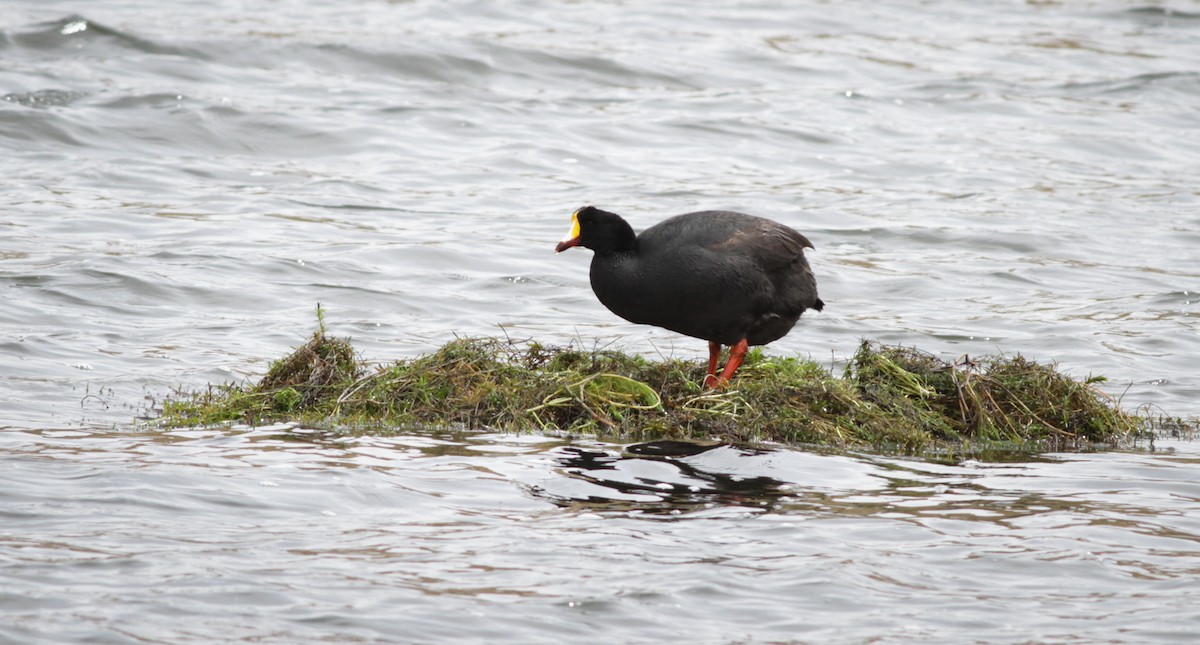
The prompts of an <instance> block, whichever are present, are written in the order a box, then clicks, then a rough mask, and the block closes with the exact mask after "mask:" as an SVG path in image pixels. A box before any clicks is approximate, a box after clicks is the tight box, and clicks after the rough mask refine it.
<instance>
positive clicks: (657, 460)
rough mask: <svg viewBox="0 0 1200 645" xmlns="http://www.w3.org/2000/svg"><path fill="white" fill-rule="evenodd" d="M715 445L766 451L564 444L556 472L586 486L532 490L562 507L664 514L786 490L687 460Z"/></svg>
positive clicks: (758, 504) (763, 500)
mask: <svg viewBox="0 0 1200 645" xmlns="http://www.w3.org/2000/svg"><path fill="white" fill-rule="evenodd" d="M719 448H726V449H728V450H730V451H731V452H732V453H733V455H734V457H735V459H736V458H737V457H739V456H747V455H754V454H761V453H762V452H765V451H762V450H753V449H744V448H731V447H729V446H727V445H724V444H702V443H695V442H686V441H654V442H649V443H641V444H636V445H632V446H628V447H626V448H625V450H624V453H623V454H622V453H618V452H615V451H606V450H595V449H587V448H581V447H577V446H567V447H564V448H563V449H562V450H561V454H560V455H558V456H557V460H558V462H559V464H560V466H561V469H560V470H559V473H560V474H562V475H564V476H566V477H568V478H570V479H571V480H574V481H576V482H586V483H587V484H588V486H585V487H578V486H570V485H564V486H561V487H555V486H552V485H549V486H545V487H540V488H539V489H538V490H536V491H535V494H537V495H539V496H540V497H544V498H548V499H550V500H551V501H553V502H554V503H556V504H558V505H560V506H564V507H578V506H580V505H586V506H589V507H593V508H595V509H597V510H601V509H602V510H609V511H630V510H637V511H640V512H642V513H652V514H669V515H678V514H680V513H681V512H687V511H694V510H698V509H701V508H712V507H714V506H736V507H741V508H744V509H752V510H767V509H769V508H771V507H772V506H774V505H775V504H776V503H777V502H778V500H779V498H781V497H783V496H784V495H785V494H786V493H785V492H784V491H783V489H782V486H783V484H784V482H782V481H780V480H777V479H774V478H771V477H763V476H753V477H743V476H738V475H737V474H736V468H729V469H728V470H731V471H733V472H718V471H716V470H714V469H706V468H705V467H704V465H703V464H701V465H697V464H696V463H693V462H692V461H690V460H689V458H692V457H696V456H698V455H702V454H704V453H707V452H710V451H713V450H716V449H719ZM556 489H557V490H556Z"/></svg>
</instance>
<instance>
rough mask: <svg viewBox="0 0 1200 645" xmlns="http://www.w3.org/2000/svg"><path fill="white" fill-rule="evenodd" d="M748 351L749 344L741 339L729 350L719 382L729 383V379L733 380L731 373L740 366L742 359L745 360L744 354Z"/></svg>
mask: <svg viewBox="0 0 1200 645" xmlns="http://www.w3.org/2000/svg"><path fill="white" fill-rule="evenodd" d="M748 351H750V343H747V342H746V339H745V338H743V339H741V340H739V341H738V342H737V344H735V345H733V346H732V347H730V348H729V360H727V361H725V369H724V371H722V372H721V382H722V383H726V384H728V383H729V379H731V378H733V373H734V372H736V371H737V368H738V367H739V366H740V365H741V364H742V359H743V358H746V352H748Z"/></svg>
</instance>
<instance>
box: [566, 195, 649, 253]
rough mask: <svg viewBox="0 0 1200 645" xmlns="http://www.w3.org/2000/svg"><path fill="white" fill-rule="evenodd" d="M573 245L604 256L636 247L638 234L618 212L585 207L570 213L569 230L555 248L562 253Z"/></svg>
mask: <svg viewBox="0 0 1200 645" xmlns="http://www.w3.org/2000/svg"><path fill="white" fill-rule="evenodd" d="M573 246H582V247H583V248H585V249H591V250H593V251H595V252H596V253H597V254H598V255H607V254H609V253H613V252H615V251H627V250H632V249H635V248H637V235H635V234H634V232H633V228H632V227H631V226H629V222H626V221H625V220H624V219H622V218H621V216H620V215H617V214H616V213H610V212H608V211H602V210H600V209H599V208H596V207H595V206H584V207H583V208H581V209H579V210H577V211H575V212H574V213H572V214H571V230H570V231H568V232H567V235H566V237H564V238H563V239H562V241H561V242H559V243H558V246H556V247H554V251H555V252H557V253H562V252H563V251H566V250H567V249H569V248H571V247H573Z"/></svg>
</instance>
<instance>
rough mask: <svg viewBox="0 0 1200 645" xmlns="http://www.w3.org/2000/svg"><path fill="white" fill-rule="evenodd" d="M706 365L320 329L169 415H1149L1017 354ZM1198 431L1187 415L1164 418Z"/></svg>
mask: <svg viewBox="0 0 1200 645" xmlns="http://www.w3.org/2000/svg"><path fill="white" fill-rule="evenodd" d="M704 374H705V364H703V363H700V362H695V361H684V360H674V359H668V360H662V361H655V360H648V359H646V358H643V357H640V356H631V355H627V354H623V353H620V352H616V351H582V350H579V349H574V348H570V347H565V348H564V347H550V346H546V345H542V344H539V343H517V342H513V341H510V340H508V339H499V338H461V339H456V340H453V341H451V342H449V343H447V344H446V345H444V346H442V347H441V348H440V349H438V350H437V351H436V352H433V353H432V354H429V355H425V356H420V357H417V358H413V359H410V360H402V361H398V362H396V363H393V364H390V365H385V366H381V367H376V368H374V369H369V368H368V367H366V366H365V364H364V363H363V361H362V360H361V359H360V357H359V356H358V355H357V353H356V352H355V351H354V348H353V347H352V346H351V344H350V342H349V341H348V340H346V339H341V338H334V337H330V336H328V335H326V333H325V330H324V325H322V329H321V330H319V331H317V332H316V333H314V334H313V336H312V338H311V339H309V341H308V342H306V343H305V344H304V345H302V346H301V347H299V348H298V349H296V350H295V351H294V352H292V353H291V354H290V355H289V356H287V357H286V358H284V359H282V360H279V361H276V362H275V363H274V364H272V366H271V368H270V369H269V370H268V371H267V373H266V375H265V376H263V377H262V379H261V380H259V381H258V382H257V383H250V384H241V385H236V384H228V385H221V386H209V387H208V388H205V389H204V390H202V391H199V392H191V393H177V394H176V395H174V396H172V397H170V398H169V399H168V400H167V401H166V402H165V403H164V405H163V411H162V412H163V413H162V418H161V419H160V420H159V423H160V424H161V425H164V426H170V427H177V426H192V425H213V424H218V423H222V422H241V423H247V424H261V423H269V422H278V421H295V422H299V423H303V424H306V425H314V426H321V427H334V428H338V429H341V430H343V431H357V432H364V431H370V432H375V433H384V432H389V431H400V430H405V431H408V430H411V429H412V428H414V427H420V428H447V427H450V428H462V429H471V430H477V429H478V430H483V429H488V430H501V431H513V432H520V431H540V432H547V431H552V432H555V431H561V432H567V433H584V434H591V435H600V436H616V437H619V438H621V439H623V440H635V441H641V440H649V439H704V440H712V439H715V440H720V441H733V442H781V443H787V444H794V445H820V446H829V447H837V448H843V449H845V448H849V449H870V450H875V451H882V452H889V453H904V454H913V453H928V452H930V451H938V452H943V453H944V452H946V451H950V452H962V451H967V452H978V451H979V450H980V449H981V448H982V449H986V448H987V447H989V446H993V447H995V446H1003V447H1005V448H1006V449H1013V448H1019V449H1022V450H1030V451H1038V450H1067V449H1083V448H1090V447H1093V446H1096V445H1097V444H1099V445H1104V446H1113V445H1121V444H1122V443H1125V442H1128V441H1131V440H1132V439H1134V438H1137V437H1139V436H1146V433H1147V431H1148V430H1149V429H1150V427H1151V425H1150V422H1149V420H1148V419H1147V418H1146V417H1145V416H1139V415H1136V414H1131V413H1128V412H1125V411H1123V410H1122V409H1121V408H1120V406H1119V405H1118V403H1117V401H1115V400H1114V399H1113V398H1112V397H1111V396H1109V395H1108V394H1105V393H1104V392H1103V391H1101V390H1100V389H1098V388H1097V387H1096V386H1097V384H1098V383H1100V382H1102V381H1103V380H1104V379H1103V378H1101V377H1088V378H1084V379H1075V378H1072V377H1070V376H1068V375H1066V374H1064V373H1062V372H1059V371H1058V370H1057V369H1056V368H1055V366H1053V365H1042V364H1039V363H1036V362H1034V361H1030V360H1027V359H1025V358H1023V357H1021V356H1019V355H1017V356H988V357H983V358H978V359H970V358H968V357H966V356H964V357H960V358H958V359H957V360H954V361H947V360H943V359H941V358H938V357H936V356H933V355H932V354H929V353H927V352H924V351H921V350H918V349H914V348H909V347H895V346H887V345H881V344H879V343H875V342H863V343H862V345H861V346H860V347H859V349H858V351H857V352H856V353H855V355H854V358H853V359H852V360H851V361H850V363H849V365H848V366H847V367H846V369H845V372H844V373H843V374H842V375H840V376H835V375H833V374H831V373H830V372H829V371H828V370H827V369H825V368H823V367H821V366H820V365H818V364H817V363H815V362H813V361H810V360H805V359H800V358H794V357H774V356H765V355H763V354H762V353H761V351H757V350H755V351H752V352H751V353H750V354H749V355H748V356H747V357H746V361H745V363H744V364H743V366H742V368H741V369H740V370H739V371H738V375H737V376H736V378H735V379H734V381H733V382H732V384H731V385H730V386H729V387H728V388H727V389H724V390H710V389H705V388H704V387H702V385H701V384H702V383H703V379H704ZM1170 421H1171V422H1173V423H1176V424H1180V425H1181V427H1191V426H1190V424H1188V423H1186V422H1183V421H1181V420H1177V419H1174V420H1170Z"/></svg>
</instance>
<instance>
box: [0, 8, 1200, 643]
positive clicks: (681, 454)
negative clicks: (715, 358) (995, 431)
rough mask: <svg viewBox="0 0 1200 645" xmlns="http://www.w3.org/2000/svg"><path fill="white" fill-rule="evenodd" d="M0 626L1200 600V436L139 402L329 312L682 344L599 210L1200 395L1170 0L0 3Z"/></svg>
mask: <svg viewBox="0 0 1200 645" xmlns="http://www.w3.org/2000/svg"><path fill="white" fill-rule="evenodd" d="M0 97H2V98H3V100H2V101H0V150H2V151H3V155H0V173H2V176H3V178H4V179H3V183H2V184H0V185H2V186H3V190H0V197H2V200H3V201H2V202H0V297H2V298H3V303H4V306H3V307H0V444H2V446H0V641H2V642H13V643H33V642H104V643H110V642H111V643H135V642H136V643H146V642H153V643H180V642H240V641H246V642H262V643H293V642H315V641H335V642H450V641H453V642H489V643H490V642H547V643H559V642H645V643H649V642H702V643H735V642H737V643H740V642H797V643H830V642H844V643H866V642H871V643H907V642H914V641H923V642H946V643H961V642H979V643H1032V642H1038V643H1044V642H1053V643H1095V642H1105V643H1145V642H1184V643H1190V642H1193V641H1194V640H1195V634H1196V633H1197V632H1198V631H1200V616H1198V612H1197V611H1196V609H1195V607H1196V604H1197V601H1200V583H1197V581H1196V579H1197V575H1198V574H1200V549H1198V541H1200V521H1198V520H1197V519H1196V518H1200V488H1198V486H1200V485H1198V484H1197V483H1196V480H1197V477H1196V473H1197V464H1198V463H1200V448H1198V447H1197V446H1196V445H1195V444H1193V443H1191V442H1188V441H1183V440H1174V439H1164V440H1160V441H1158V442H1156V444H1155V445H1154V446H1152V447H1151V446H1149V445H1143V446H1139V449H1138V450H1133V451H1126V452H1110V453H1103V454H1075V455H1066V454H1057V455H1047V456H1045V457H1043V458H1040V459H1036V460H1029V461H1024V462H1020V463H1008V464H1001V463H996V464H985V463H977V462H971V461H966V462H957V463H936V462H932V461H920V460H900V459H885V458H878V457H872V456H868V455H825V454H818V453H814V452H811V451H801V450H793V449H786V448H782V447H769V448H761V449H757V448H749V447H740V448H739V447H727V446H726V447H713V448H710V449H706V450H703V449H701V448H699V447H691V448H690V449H689V448H688V447H686V446H674V445H668V446H651V447H640V446H625V445H620V444H611V443H599V442H595V441H590V440H586V439H579V438H576V439H570V438H562V437H549V436H536V435H522V436H510V435H498V434H492V433H488V432H486V431H483V430H477V431H470V432H462V433H449V434H447V433H436V432H430V431H418V430H413V431H410V432H405V433H402V434H401V436H398V437H388V438H383V437H363V438H346V437H338V436H333V435H328V434H325V433H320V432H315V431H312V430H307V429H304V428H296V427H291V426H278V427H268V428H257V429H251V428H245V427H234V428H220V429H208V430H189V431H172V432H160V431H156V430H152V429H151V430H148V429H145V428H143V427H141V426H139V425H137V424H136V423H135V421H134V420H135V418H137V417H143V416H152V415H153V410H154V408H155V406H156V405H158V402H159V401H161V399H162V398H163V397H164V396H166V395H168V394H169V393H170V392H171V391H172V390H174V389H176V388H183V389H187V388H195V387H202V386H204V385H205V384H207V383H220V382H226V381H231V380H240V379H244V378H253V377H254V376H256V375H258V374H261V373H262V372H263V370H264V369H265V367H266V366H267V365H268V364H269V362H270V361H271V360H273V359H275V358H278V357H280V356H282V355H283V354H284V353H286V352H287V351H288V349H289V348H291V347H293V346H295V345H296V344H298V343H300V342H302V341H303V340H304V338H305V337H306V336H307V335H308V334H309V333H310V332H311V330H312V329H313V328H314V327H315V324H316V321H315V315H314V310H315V307H316V304H317V303H318V302H319V303H321V304H322V305H323V307H324V308H325V309H326V310H327V321H328V324H329V327H330V331H331V332H333V333H335V334H338V335H343V336H350V337H352V338H353V340H354V343H355V345H356V347H358V348H359V349H360V350H361V351H362V352H363V354H364V355H365V356H366V357H367V358H369V359H371V360H374V361H379V362H387V361H389V360H393V359H396V358H402V357H409V356H415V355H418V354H420V353H423V352H427V351H430V350H431V349H434V348H436V347H438V346H439V345H441V344H442V343H444V342H445V341H447V340H449V339H451V338H452V337H454V335H456V334H457V335H477V334H483V335H498V334H508V335H510V336H512V337H514V338H531V339H536V340H538V341H541V342H547V343H557V344H571V343H573V344H575V345H576V346H583V347H588V348H591V347H607V346H614V347H619V348H622V349H625V350H627V351H635V352H643V353H646V354H647V355H652V356H659V355H664V356H679V357H687V358H698V357H701V356H703V355H704V351H705V347H704V343H703V342H701V341H696V340H694V339H688V338H683V337H679V336H675V335H673V334H671V333H669V332H666V331H663V330H657V329H648V328H644V327H639V326H635V325H629V324H627V323H625V322H624V321H621V320H619V319H617V318H616V317H615V316H613V315H612V314H610V313H608V312H607V311H606V310H605V309H603V307H602V306H601V305H600V304H599V303H597V302H596V300H595V298H594V296H593V295H592V294H591V291H590V289H589V287H588V284H587V269H586V267H587V262H588V259H589V258H588V253H587V252H585V251H570V252H567V253H564V254H562V255H557V256H556V255H555V254H554V253H553V246H554V243H555V242H556V241H557V240H558V239H559V238H560V237H561V236H562V234H563V233H564V232H565V229H566V227H567V223H568V221H567V220H568V217H569V215H570V213H571V212H572V211H573V210H574V209H576V208H578V207H579V206H581V205H584V204H589V203H590V204H595V205H597V206H601V207H603V208H606V209H608V210H613V211H616V212H619V213H623V214H625V215H626V216H627V217H628V218H629V219H630V221H631V222H632V223H633V224H634V225H635V227H636V228H643V227H645V226H648V225H650V224H652V223H654V222H656V221H658V220H660V219H662V218H664V217H666V216H668V215H672V214H676V213H680V212H686V211H689V210H700V209H709V208H727V209H734V210H741V211H746V212H750V213H754V214H759V215H765V216H768V217H772V218H774V219H777V220H779V221H782V222H785V223H787V224H789V225H792V226H794V227H795V228H797V229H799V230H800V231H802V232H804V233H805V234H806V235H807V236H808V237H809V238H811V239H812V240H813V241H814V243H815V244H816V247H817V248H816V249H815V251H813V252H812V253H810V261H811V263H812V265H813V268H814V271H815V272H816V274H817V278H818V281H819V284H820V289H821V296H822V298H823V299H824V300H825V301H826V302H827V303H828V305H829V306H828V307H827V309H826V311H825V312H823V313H819V314H814V315H811V316H807V315H806V317H805V318H804V319H803V320H802V321H801V323H800V325H799V326H798V327H797V329H796V330H795V331H794V332H793V333H792V334H791V335H789V336H788V337H786V338H784V339H782V340H780V341H778V342H776V343H773V344H772V345H770V346H769V348H768V352H770V353H778V354H784V355H795V354H800V355H806V356H812V357H814V358H817V359H818V360H821V361H822V362H828V364H829V365H830V366H831V367H832V368H834V369H839V368H840V366H841V365H842V364H843V363H844V361H845V359H846V358H847V356H848V355H850V354H851V353H852V352H853V351H854V349H855V348H856V346H857V344H858V342H859V340H860V339H862V338H870V339H878V340H882V341H884V342H890V343H902V344H907V345H916V346H918V347H921V348H924V349H927V350H930V351H933V352H935V353H937V354H939V355H942V356H945V357H951V358H952V357H955V356H959V355H962V354H970V355H979V354H986V353H993V352H997V351H1003V352H1009V353H1018V352H1019V353H1021V354H1023V355H1025V356H1027V357H1030V358H1033V359H1036V360H1039V361H1056V362H1057V363H1058V364H1059V366H1060V367H1061V368H1063V369H1065V370H1067V371H1068V372H1070V373H1072V374H1075V375H1078V376H1084V375H1087V374H1093V373H1094V374H1103V375H1106V376H1108V377H1109V379H1110V380H1109V381H1108V382H1107V383H1106V385H1105V387H1106V389H1107V390H1108V391H1109V392H1110V393H1112V394H1113V395H1114V396H1119V397H1121V399H1122V402H1123V405H1125V406H1126V407H1129V408H1134V407H1137V406H1142V405H1145V406H1149V408H1148V409H1153V410H1161V411H1164V412H1166V413H1168V414H1172V415H1181V416H1192V415H1197V414H1200V377H1197V375H1196V369H1195V361H1196V357H1197V356H1200V304H1198V303H1200V295H1198V293H1200V265H1198V263H1197V260H1196V257H1197V248H1200V207H1198V206H1200V190H1198V189H1197V182H1196V177H1197V176H1198V175H1200V109H1198V108H1197V106H1198V105H1200V6H1197V5H1196V4H1195V3H1190V2H1168V3H1151V2H1116V1H1113V2H1066V3H1053V2H1045V3H1017V2H936V1H933V2H887V3H830V4H823V3H787V2H783V3H771V2H760V3H700V4H699V5H698V4H696V3H679V4H673V3H606V2H575V3H565V2H564V3H556V2H507V3H472V2H419V1H418V2H382V1H372V2H365V1H364V2H352V3H346V2H316V1H313V2H300V1H298V0H280V1H277V2H269V3H243V2H235V1H234V0H205V1H204V2H176V3H154V2H138V1H136V0H116V1H114V2H106V3H94V2H54V1H43V2H36V3H35V2H29V1H27V0H7V1H6V2H5V3H4V6H3V7H2V8H0Z"/></svg>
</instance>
